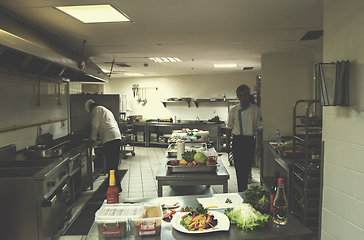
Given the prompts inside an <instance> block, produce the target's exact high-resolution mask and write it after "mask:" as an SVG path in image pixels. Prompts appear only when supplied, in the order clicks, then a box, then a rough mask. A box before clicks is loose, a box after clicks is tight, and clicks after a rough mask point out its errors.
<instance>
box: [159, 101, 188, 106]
mask: <svg viewBox="0 0 364 240" xmlns="http://www.w3.org/2000/svg"><path fill="white" fill-rule="evenodd" d="M181 102H187V105H188V107H191V99H184V100H182V99H181V100H166V101H162V103H163V105H164V107H167V103H168V104H169V103H172V104H173V103H181Z"/></svg>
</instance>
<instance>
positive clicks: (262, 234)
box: [86, 193, 312, 240]
mask: <svg viewBox="0 0 364 240" xmlns="http://www.w3.org/2000/svg"><path fill="white" fill-rule="evenodd" d="M237 194H239V195H240V196H242V197H244V193H237ZM216 195H224V194H216ZM216 195H215V196H216ZM201 197H206V196H205V195H191V196H178V197H163V198H142V199H120V202H125V203H130V202H132V203H138V202H158V203H160V204H163V203H167V204H170V203H173V202H179V204H180V206H181V207H185V206H189V207H192V208H196V206H197V204H198V201H197V198H201ZM218 211H220V212H223V210H218ZM161 227H162V229H161V235H160V236H158V237H148V238H147V239H181V240H186V239H205V238H208V239H210V240H215V239H216V240H221V239H250V240H254V239H259V240H283V239H284V240H311V239H312V232H311V231H310V230H309V229H308V228H306V227H305V226H303V225H302V224H301V223H300V222H299V221H298V220H296V219H295V218H294V217H293V216H292V215H290V214H288V223H287V225H286V226H277V225H275V224H274V223H273V221H272V219H271V220H270V221H269V222H268V224H267V226H266V227H264V228H261V229H256V230H254V231H243V230H242V229H240V228H238V227H237V226H236V225H230V230H229V231H227V232H212V233H204V234H187V233H182V232H179V231H177V230H175V229H174V228H173V227H172V224H171V223H170V222H165V221H162V226H161ZM98 239H99V237H98V230H97V224H96V223H94V224H93V226H92V228H91V229H90V231H89V233H88V235H87V237H86V240H98ZM123 239H143V238H140V237H138V238H135V237H133V236H130V233H127V236H126V238H123ZM144 239H146V238H145V237H144Z"/></svg>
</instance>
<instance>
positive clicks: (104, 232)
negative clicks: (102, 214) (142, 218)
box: [102, 223, 120, 234]
mask: <svg viewBox="0 0 364 240" xmlns="http://www.w3.org/2000/svg"><path fill="white" fill-rule="evenodd" d="M116 226H117V227H118V230H116V231H105V227H106V224H105V223H104V225H103V226H102V233H103V234H117V233H120V226H119V223H116Z"/></svg>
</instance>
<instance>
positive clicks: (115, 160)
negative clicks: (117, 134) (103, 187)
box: [103, 139, 122, 192]
mask: <svg viewBox="0 0 364 240" xmlns="http://www.w3.org/2000/svg"><path fill="white" fill-rule="evenodd" d="M120 144H121V140H120V139H115V140H112V141H109V142H106V143H104V144H103V152H104V156H105V159H106V170H107V172H108V173H109V177H110V170H115V185H116V186H117V188H118V189H119V192H121V191H122V189H121V184H120V176H119V172H118V166H119V159H120Z"/></svg>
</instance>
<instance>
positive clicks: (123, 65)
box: [115, 63, 130, 67]
mask: <svg viewBox="0 0 364 240" xmlns="http://www.w3.org/2000/svg"><path fill="white" fill-rule="evenodd" d="M115 65H117V66H119V67H130V66H129V65H128V64H126V63H115Z"/></svg>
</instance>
